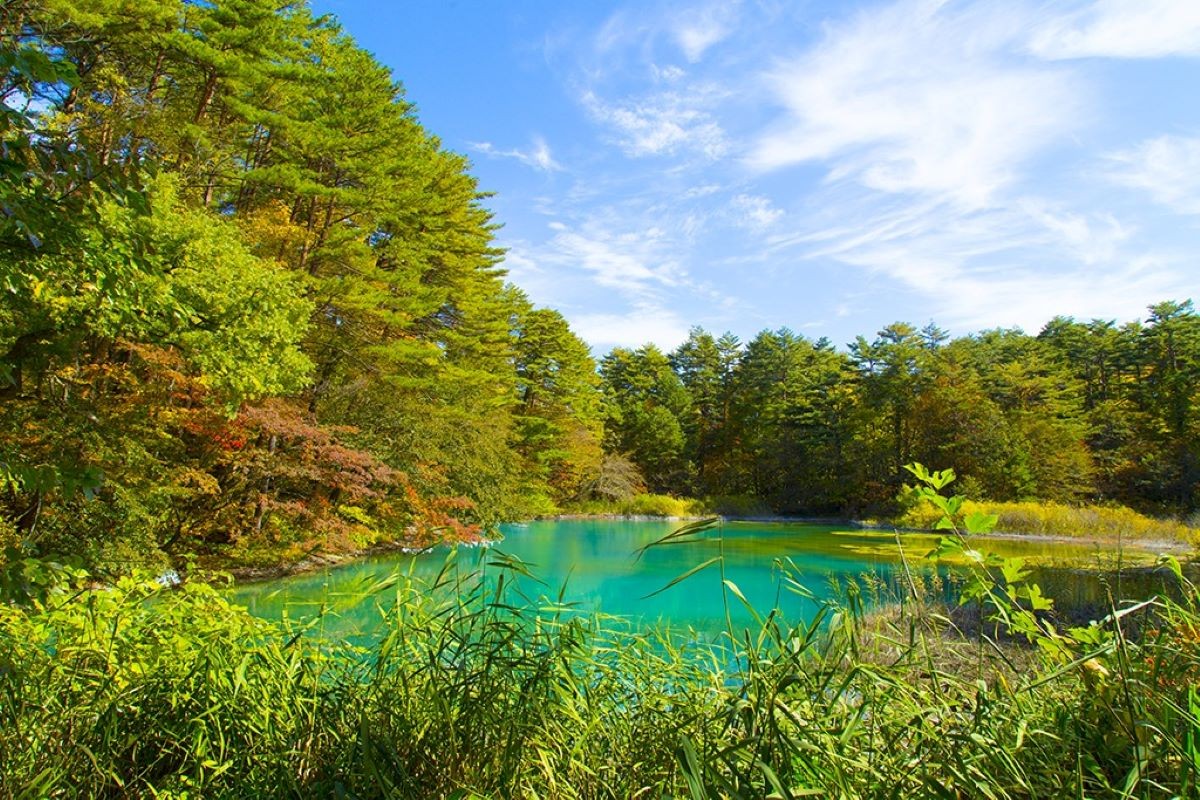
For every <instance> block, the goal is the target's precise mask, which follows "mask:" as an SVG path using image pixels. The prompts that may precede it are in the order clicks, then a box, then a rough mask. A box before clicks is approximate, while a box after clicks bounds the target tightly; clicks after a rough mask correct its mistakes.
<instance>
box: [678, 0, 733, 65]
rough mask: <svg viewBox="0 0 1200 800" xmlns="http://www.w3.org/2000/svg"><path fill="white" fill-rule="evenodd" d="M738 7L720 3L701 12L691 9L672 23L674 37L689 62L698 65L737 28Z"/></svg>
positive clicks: (704, 8)
mask: <svg viewBox="0 0 1200 800" xmlns="http://www.w3.org/2000/svg"><path fill="white" fill-rule="evenodd" d="M736 12H737V4H736V3H729V2H718V3H713V4H711V5H708V6H705V7H703V8H700V9H694V8H693V9H688V11H687V12H686V14H682V15H679V16H677V17H676V18H675V19H674V20H672V23H671V35H672V37H673V38H674V39H675V43H676V44H678V45H679V48H680V49H681V50H683V54H684V56H685V57H686V58H687V60H688V61H690V62H692V63H693V64H695V63H696V62H697V61H699V60H700V59H701V58H703V57H704V53H705V51H706V50H708V49H709V48H710V47H712V46H713V45H714V44H716V43H717V42H720V41H721V40H722V39H725V38H726V37H727V36H729V34H730V32H731V31H732V29H733V25H734V21H735V16H736Z"/></svg>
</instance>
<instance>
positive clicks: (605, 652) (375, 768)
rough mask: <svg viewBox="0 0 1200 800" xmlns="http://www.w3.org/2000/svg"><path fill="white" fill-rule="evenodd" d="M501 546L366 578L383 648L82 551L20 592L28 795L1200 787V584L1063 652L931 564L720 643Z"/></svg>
mask: <svg viewBox="0 0 1200 800" xmlns="http://www.w3.org/2000/svg"><path fill="white" fill-rule="evenodd" d="M688 535H714V534H713V532H712V531H710V530H705V529H703V527H697V526H693V527H692V528H691V529H690V531H689V533H688ZM718 566H719V565H718ZM487 569H488V570H490V571H491V573H492V574H491V575H490V577H488V578H487V579H486V580H485V579H483V578H482V577H481V576H478V575H471V574H459V573H458V571H457V569H456V568H455V567H454V566H453V564H450V565H449V566H448V568H447V569H446V570H444V571H443V573H442V574H441V575H440V576H439V577H438V578H437V579H436V580H435V581H433V582H432V583H420V582H416V581H414V580H410V579H409V578H407V577H404V576H399V575H397V576H393V577H391V578H389V579H387V580H384V581H380V582H377V583H374V584H370V585H364V586H363V587H362V588H361V591H360V592H359V593H358V598H357V600H358V601H359V602H370V603H375V604H377V606H378V608H379V612H378V613H379V622H380V627H379V637H378V639H377V640H376V641H375V643H374V644H372V645H371V646H369V647H365V648H364V647H353V646H350V645H347V644H344V643H339V642H334V641H328V640H327V639H326V638H324V637H323V636H322V635H321V626H322V624H323V621H322V620H323V618H322V617H320V616H318V617H316V618H315V619H313V620H312V621H310V622H308V623H305V624H304V625H297V624H295V623H287V622H282V623H276V622H267V621H264V620H261V619H256V618H254V617H252V616H251V615H249V614H248V613H247V612H246V611H245V610H244V609H241V608H238V607H235V606H232V605H230V604H229V603H228V602H227V601H226V600H225V599H224V597H223V595H222V593H221V592H220V591H219V590H217V589H215V588H212V587H210V586H207V585H203V584H197V583H190V584H187V585H185V586H183V587H181V588H179V589H167V588H164V587H162V586H160V585H158V584H157V583H155V582H152V581H145V580H136V579H124V580H122V581H119V582H117V583H116V584H115V585H111V586H106V587H96V586H92V585H89V584H88V582H87V580H86V579H85V578H83V577H82V576H78V575H76V576H74V577H68V578H67V579H65V580H59V581H57V582H56V583H54V584H53V585H51V586H48V587H45V591H42V592H33V593H30V594H29V595H27V596H26V597H25V598H23V599H22V600H21V602H15V601H9V602H5V603H3V604H0V797H6V798H16V797H160V798H195V797H204V798H210V797H213V798H221V797H231V798H232V797H238V798H244V797H263V798H272V797H280V798H282V797H347V798H351V797H353V798H384V797H401V798H404V797H411V798H426V797H455V798H469V797H478V798H515V797H520V798H532V797H539V798H661V797H691V798H717V797H731V798H767V797H771V798H800V797H829V798H925V797H931V798H967V797H972V798H974V797H979V798H1078V797H1088V798H1159V797H1161V798H1168V797H1196V796H1198V795H1197V773H1198V771H1200V719H1198V715H1200V693H1198V688H1197V687H1198V686H1200V606H1198V605H1197V596H1196V592H1195V590H1194V588H1193V587H1190V586H1186V587H1185V592H1184V599H1183V601H1181V602H1176V601H1173V600H1170V599H1166V598H1162V599H1156V600H1154V601H1152V602H1151V603H1150V604H1149V605H1148V606H1146V607H1144V608H1142V609H1141V611H1139V612H1138V613H1139V614H1140V615H1141V616H1142V617H1143V622H1144V628H1145V630H1146V633H1145V634H1144V635H1143V636H1142V638H1140V639H1136V640H1135V639H1132V638H1129V637H1127V636H1124V635H1123V634H1122V632H1121V629H1120V627H1119V626H1120V621H1117V622H1116V623H1114V622H1112V621H1109V622H1100V623H1098V625H1097V630H1098V631H1099V630H1103V629H1105V628H1106V627H1107V628H1110V629H1111V628H1112V627H1113V625H1117V626H1118V628H1117V631H1116V636H1115V637H1100V636H1097V638H1096V641H1097V642H1107V643H1105V644H1100V645H1097V648H1096V649H1095V651H1094V652H1087V653H1085V654H1083V655H1085V656H1086V658H1082V657H1081V658H1080V659H1079V660H1078V661H1077V663H1068V664H1061V663H1058V662H1053V661H1051V660H1049V659H1047V658H1044V657H1042V656H1041V655H1040V654H1039V653H1038V652H1037V650H1036V649H1030V650H1026V649H1019V648H1018V649H1014V648H1017V646H1016V645H1013V644H1011V643H1009V644H1007V645H999V644H997V643H996V642H993V641H990V640H986V639H984V638H982V637H979V636H975V637H964V636H963V635H961V634H960V633H959V632H956V630H955V627H954V621H953V620H952V618H951V616H950V615H948V614H947V613H945V611H944V606H943V605H942V604H941V602H940V596H939V595H940V592H941V588H940V586H938V585H934V584H930V583H929V581H930V580H935V579H932V578H930V579H926V580H920V579H919V578H918V577H917V576H918V574H919V573H918V572H917V571H915V570H914V571H912V572H910V573H909V580H907V584H908V589H907V590H906V591H905V592H904V593H903V594H902V595H899V596H890V599H891V600H893V601H901V600H902V601H903V602H897V603H896V604H895V605H893V606H891V607H890V610H889V611H887V612H886V613H884V612H881V611H879V610H878V606H874V608H875V609H876V610H874V611H872V603H871V602H868V601H869V600H871V599H872V597H871V593H874V595H875V596H874V600H875V601H879V600H883V599H888V597H889V595H888V592H889V591H890V590H889V589H887V588H886V587H883V586H882V585H878V584H877V585H873V586H869V587H866V588H860V587H858V586H857V585H853V586H851V587H849V588H848V590H847V591H846V592H845V594H844V599H843V600H842V601H840V602H839V603H836V604H825V605H823V606H821V608H820V610H819V611H818V613H817V615H816V618H815V619H813V620H805V621H801V622H799V623H794V624H793V623H789V622H787V621H784V620H782V619H780V618H779V617H778V616H777V614H776V613H775V612H773V611H771V610H756V613H758V614H761V616H758V618H757V619H758V623H757V624H756V625H755V626H754V627H753V628H752V629H748V630H741V629H737V628H735V627H733V625H732V624H731V625H730V626H729V631H728V634H727V636H726V637H725V640H724V641H723V642H722V643H721V644H718V645H713V644H711V643H701V642H698V641H693V639H694V638H695V637H689V636H688V635H687V633H686V632H676V633H673V634H672V633H668V632H654V631H645V630H640V629H637V628H634V627H631V626H630V625H629V624H628V623H626V622H624V621H622V620H618V619H612V618H607V617H603V616H599V615H594V614H584V613H578V612H576V611H575V610H574V609H572V608H570V607H569V606H567V605H566V604H565V603H564V602H563V599H562V597H561V595H559V596H552V597H549V598H527V597H523V596H522V595H520V594H519V592H517V591H516V590H514V588H513V582H512V581H511V580H509V578H511V576H512V575H513V574H514V572H521V571H523V570H524V566H523V565H522V564H520V563H519V562H511V561H505V560H504V559H500V558H493V559H491V564H490V565H489V566H488V567H487ZM703 579H704V576H698V577H694V578H691V579H689V580H690V581H703ZM783 580H784V582H785V584H784V586H783V587H782V588H783V589H784V590H785V591H791V592H799V593H805V592H806V590H805V588H804V587H803V586H802V585H801V584H800V583H798V582H797V580H796V579H795V577H794V576H793V575H790V574H789V573H788V571H787V570H786V569H785V570H784V578H783ZM699 586H701V584H695V585H691V584H689V585H688V586H687V587H679V588H678V589H676V590H681V589H690V590H692V591H696V590H698V587H699ZM710 589H711V590H712V591H721V592H723V593H725V596H726V598H727V602H728V603H730V604H733V603H740V602H742V600H741V599H740V598H741V593H740V591H739V590H738V588H737V587H736V586H735V585H733V584H732V583H727V582H714V584H713V585H712V586H711V587H710ZM336 605H337V604H336V603H331V605H330V611H329V612H328V613H334V610H335V606H336ZM1113 607H1114V609H1115V608H1116V607H1117V604H1115V603H1114V606H1113Z"/></svg>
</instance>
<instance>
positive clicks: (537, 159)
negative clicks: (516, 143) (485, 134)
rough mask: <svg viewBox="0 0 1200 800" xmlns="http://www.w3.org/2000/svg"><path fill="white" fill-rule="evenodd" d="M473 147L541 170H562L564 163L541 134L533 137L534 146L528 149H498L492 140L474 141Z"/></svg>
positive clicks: (485, 153) (488, 154)
mask: <svg viewBox="0 0 1200 800" xmlns="http://www.w3.org/2000/svg"><path fill="white" fill-rule="evenodd" d="M471 148H472V149H474V150H475V151H477V152H480V153H483V154H484V155H486V156H491V157H493V158H514V159H516V160H517V161H520V162H521V163H522V164H524V165H525V166H527V167H532V168H533V169H536V170H539V171H541V172H560V171H562V165H561V164H559V163H558V162H557V161H555V160H554V156H553V155H551V153H550V145H548V144H546V140H545V139H543V138H542V137H541V136H535V137H533V142H532V146H531V147H530V149H528V150H517V149H512V150H498V149H497V148H496V147H495V146H494V145H493V144H492V143H491V142H472V143H471Z"/></svg>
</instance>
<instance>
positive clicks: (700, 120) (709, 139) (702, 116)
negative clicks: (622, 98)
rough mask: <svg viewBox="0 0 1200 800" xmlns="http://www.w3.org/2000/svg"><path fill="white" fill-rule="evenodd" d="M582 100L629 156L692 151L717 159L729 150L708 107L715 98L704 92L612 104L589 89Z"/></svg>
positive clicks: (660, 96)
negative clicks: (709, 102)
mask: <svg viewBox="0 0 1200 800" xmlns="http://www.w3.org/2000/svg"><path fill="white" fill-rule="evenodd" d="M580 99H581V100H582V102H583V106H584V108H586V109H587V110H588V113H589V114H591V116H592V118H593V119H595V120H596V121H598V122H601V123H603V124H604V125H606V126H608V127H609V128H610V129H611V130H613V131H615V132H616V134H617V143H618V144H619V145H620V146H621V148H622V149H623V150H624V151H625V152H626V154H628V155H631V156H655V155H673V154H675V153H677V152H680V151H689V152H696V153H700V154H702V155H704V156H706V157H707V158H710V159H715V158H719V157H720V156H721V155H723V154H724V153H725V152H726V150H727V149H728V145H727V143H726V140H725V134H724V132H723V131H722V130H721V126H720V125H719V124H718V123H717V121H716V119H714V118H713V116H712V115H711V114H710V113H709V112H708V111H707V110H705V108H704V106H705V105H706V104H707V101H708V100H709V99H711V98H710V97H706V96H704V95H703V94H701V93H696V92H689V93H688V94H687V95H686V96H685V95H684V94H681V93H677V92H664V93H661V94H657V95H653V96H651V97H647V98H643V99H640V100H630V101H626V102H618V103H609V102H606V101H604V100H602V99H601V98H600V97H598V96H597V95H596V94H595V93H594V92H593V91H591V90H588V91H585V92H584V93H583V96H582V97H581V98H580Z"/></svg>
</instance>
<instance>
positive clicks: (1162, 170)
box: [1107, 136, 1200, 214]
mask: <svg viewBox="0 0 1200 800" xmlns="http://www.w3.org/2000/svg"><path fill="white" fill-rule="evenodd" d="M1109 161H1110V163H1111V164H1112V169H1110V170H1109V171H1108V173H1107V175H1108V177H1109V178H1110V179H1111V180H1112V181H1114V182H1115V183H1118V184H1121V185H1124V186H1130V187H1133V188H1135V189H1141V190H1143V191H1146V192H1148V193H1149V194H1150V196H1151V197H1152V198H1154V200H1155V201H1156V202H1158V203H1160V204H1162V205H1164V206H1166V207H1167V208H1170V209H1171V210H1173V211H1175V212H1176V213H1179V214H1200V137H1197V138H1187V137H1183V136H1160V137H1158V138H1155V139H1149V140H1147V141H1144V142H1141V143H1140V144H1138V145H1137V146H1136V147H1133V148H1132V149H1130V150H1125V151H1123V152H1120V153H1114V154H1113V155H1111V156H1110V157H1109Z"/></svg>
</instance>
